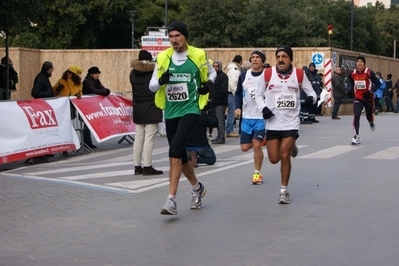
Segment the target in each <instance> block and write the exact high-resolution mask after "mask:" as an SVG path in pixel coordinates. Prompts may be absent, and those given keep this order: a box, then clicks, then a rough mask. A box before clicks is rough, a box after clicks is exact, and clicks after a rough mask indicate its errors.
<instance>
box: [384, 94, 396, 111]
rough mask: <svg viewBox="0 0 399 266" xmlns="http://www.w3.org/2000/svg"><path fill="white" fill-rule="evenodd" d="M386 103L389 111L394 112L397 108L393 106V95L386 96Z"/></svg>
mask: <svg viewBox="0 0 399 266" xmlns="http://www.w3.org/2000/svg"><path fill="white" fill-rule="evenodd" d="M385 103H386V105H387V112H393V111H394V110H395V109H394V107H393V102H392V96H385Z"/></svg>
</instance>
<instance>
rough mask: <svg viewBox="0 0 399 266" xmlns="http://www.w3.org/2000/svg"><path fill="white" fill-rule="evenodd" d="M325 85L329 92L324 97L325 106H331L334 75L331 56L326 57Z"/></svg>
mask: <svg viewBox="0 0 399 266" xmlns="http://www.w3.org/2000/svg"><path fill="white" fill-rule="evenodd" d="M324 62H325V63H324V69H325V72H324V86H325V87H326V88H327V94H326V96H325V99H324V106H325V107H331V89H332V86H331V77H332V61H331V58H326V60H325V61H324Z"/></svg>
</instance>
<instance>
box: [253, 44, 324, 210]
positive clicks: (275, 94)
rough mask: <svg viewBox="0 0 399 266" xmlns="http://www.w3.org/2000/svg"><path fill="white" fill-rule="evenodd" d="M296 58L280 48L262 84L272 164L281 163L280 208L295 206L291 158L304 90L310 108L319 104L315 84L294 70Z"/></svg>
mask: <svg viewBox="0 0 399 266" xmlns="http://www.w3.org/2000/svg"><path fill="white" fill-rule="evenodd" d="M292 57H293V52H292V49H291V47H289V46H287V45H282V46H280V47H278V48H277V50H276V66H275V67H272V68H268V69H265V73H264V77H265V80H264V82H263V83H261V84H260V86H261V87H260V88H262V89H263V90H264V91H265V94H264V95H265V101H264V102H263V103H262V98H260V97H259V98H258V99H257V103H258V108H259V110H262V113H263V118H265V119H266V129H267V130H266V141H267V154H268V157H269V161H270V162H271V163H272V164H276V163H278V162H279V161H281V189H280V193H279V195H280V197H279V203H280V204H289V203H290V202H291V199H290V194H289V192H288V189H287V187H288V182H289V179H290V174H291V155H292V156H293V157H295V156H296V155H297V154H298V148H297V146H296V145H295V140H296V139H297V138H298V137H299V135H298V130H299V124H300V121H299V112H300V109H301V106H300V93H301V90H304V92H305V93H306V95H307V98H306V100H305V104H306V105H308V106H312V105H313V104H314V103H316V101H317V96H316V93H315V92H314V90H313V88H312V84H311V83H310V81H309V80H308V78H307V76H306V75H305V74H304V73H303V70H302V69H296V68H295V67H293V66H292ZM270 71H271V73H270ZM300 75H301V76H302V77H301V79H302V82H300V79H299V76H300Z"/></svg>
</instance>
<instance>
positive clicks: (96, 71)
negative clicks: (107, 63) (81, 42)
mask: <svg viewBox="0 0 399 266" xmlns="http://www.w3.org/2000/svg"><path fill="white" fill-rule="evenodd" d="M87 73H89V74H101V71H100V69H99V68H98V67H96V66H93V67H91V68H89V70H87Z"/></svg>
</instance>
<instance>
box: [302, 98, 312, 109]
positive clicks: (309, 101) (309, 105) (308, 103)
mask: <svg viewBox="0 0 399 266" xmlns="http://www.w3.org/2000/svg"><path fill="white" fill-rule="evenodd" d="M303 105H305V106H307V107H311V106H312V105H313V97H312V96H308V97H306V99H305V102H304V103H303Z"/></svg>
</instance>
